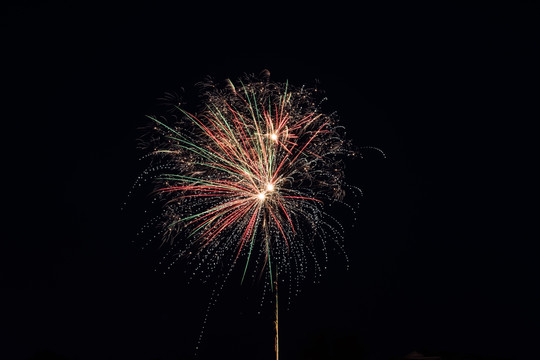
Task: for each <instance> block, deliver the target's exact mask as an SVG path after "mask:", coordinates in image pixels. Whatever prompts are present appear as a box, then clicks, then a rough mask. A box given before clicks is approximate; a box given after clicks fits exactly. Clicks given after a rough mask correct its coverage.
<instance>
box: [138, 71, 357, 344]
mask: <svg viewBox="0 0 540 360" xmlns="http://www.w3.org/2000/svg"><path fill="white" fill-rule="evenodd" d="M203 90H204V92H203V94H202V96H201V102H200V103H201V106H200V107H199V108H198V109H197V110H196V111H194V112H193V113H192V112H189V111H187V110H185V109H184V108H183V107H182V106H180V104H176V105H175V106H174V110H175V112H176V114H171V115H170V116H168V117H156V116H149V119H151V120H152V124H153V125H152V128H151V130H150V131H149V133H148V135H147V136H146V141H145V142H144V148H145V149H149V154H148V156H149V157H151V158H152V165H151V167H150V170H148V171H147V172H146V174H147V175H148V174H152V176H151V177H152V178H153V180H154V184H155V189H154V194H155V195H156V197H157V198H158V200H159V202H160V203H161V204H162V205H163V208H162V212H161V214H160V215H159V217H158V219H159V221H158V223H159V224H160V228H161V231H160V234H161V235H162V237H163V242H169V243H171V244H173V245H174V246H177V248H175V249H176V250H175V251H174V253H175V254H176V255H175V259H187V262H188V263H189V264H192V265H194V269H193V271H192V272H191V273H192V274H205V275H203V276H202V277H203V278H205V277H206V278H208V277H210V276H211V274H215V273H217V274H219V275H223V274H224V273H225V274H226V275H224V276H228V274H229V273H230V272H231V270H232V269H233V268H234V267H235V265H237V264H240V266H241V269H242V270H241V281H244V279H245V277H246V276H247V274H250V275H251V277H252V278H256V277H257V276H256V275H257V274H259V276H258V277H259V278H260V277H262V276H265V277H266V278H267V279H268V280H269V281H268V282H267V284H270V286H269V288H270V289H271V290H272V291H275V292H276V294H275V295H276V354H277V353H278V351H277V310H278V308H277V287H278V283H277V277H278V275H279V279H280V282H283V281H285V280H288V283H289V290H290V287H291V284H293V283H294V284H296V285H298V284H299V283H300V281H301V280H303V279H305V278H306V277H307V274H309V273H311V274H315V276H319V275H320V274H321V272H322V269H323V268H324V267H325V264H324V262H326V261H327V252H328V250H327V249H328V247H329V245H330V244H335V245H336V246H337V248H338V249H341V250H343V249H342V240H343V238H342V227H341V225H340V223H339V222H338V221H336V220H335V219H334V218H333V217H332V216H331V215H329V214H328V213H327V212H326V211H325V209H327V207H328V206H329V205H331V204H334V203H340V204H341V203H342V199H343V197H344V194H345V189H346V188H350V189H354V188H353V187H347V185H346V184H345V183H344V181H343V170H344V163H343V159H344V158H345V157H347V156H353V155H354V152H353V150H352V148H351V144H350V142H349V141H348V140H346V139H345V130H344V128H343V127H342V126H340V125H339V124H338V121H337V116H336V115H335V114H334V113H331V114H326V113H324V112H323V111H322V110H321V103H322V102H323V100H325V98H323V96H322V94H321V91H320V90H318V89H317V88H308V87H305V86H302V87H300V88H297V87H294V86H291V85H290V84H289V83H288V82H285V83H278V82H274V81H271V80H270V79H269V73H268V72H265V73H263V75H262V76H259V77H256V76H252V75H251V76H245V77H244V78H242V79H239V80H238V81H236V82H233V81H230V80H227V81H226V83H225V84H224V85H223V86H219V85H216V84H215V83H211V82H207V83H205V84H204V86H203ZM321 254H322V255H321ZM174 261H176V260H174ZM174 261H173V262H174ZM223 269H228V271H223Z"/></svg>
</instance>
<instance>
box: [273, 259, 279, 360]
mask: <svg viewBox="0 0 540 360" xmlns="http://www.w3.org/2000/svg"><path fill="white" fill-rule="evenodd" d="M274 290H275V292H276V321H275V324H276V342H275V350H276V360H279V322H278V320H279V316H278V315H279V304H278V272H277V267H276V280H275V281H274Z"/></svg>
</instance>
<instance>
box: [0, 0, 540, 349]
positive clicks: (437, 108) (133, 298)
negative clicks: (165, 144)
mask: <svg viewBox="0 0 540 360" xmlns="http://www.w3.org/2000/svg"><path fill="white" fill-rule="evenodd" d="M178 3H180V2H178ZM225 3H226V2H225ZM327 6H329V5H328V4H325V3H321V5H317V6H315V5H314V4H311V5H306V6H305V7H300V6H296V7H292V6H290V5H287V3H286V2H283V3H275V2H270V3H268V5H265V6H262V5H254V4H251V5H249V7H248V6H246V7H240V6H235V7H227V6H225V5H221V6H220V7H217V8H216V7H213V6H212V5H210V4H202V5H199V6H194V5H187V4H185V5H178V4H177V5H176V6H174V7H169V6H165V5H162V6H153V7H143V6H135V5H130V6H128V7H117V8H112V7H110V6H101V7H98V6H96V5H90V4H89V5H86V6H82V5H77V6H75V5H71V6H65V5H62V6H61V5H40V6H32V5H18V6H11V7H8V8H7V9H5V10H4V11H3V13H2V15H0V20H1V25H0V26H1V33H2V34H1V37H2V44H1V47H2V63H3V64H4V65H3V66H2V70H3V71H2V72H3V75H2V78H3V80H2V83H3V86H2V87H3V88H4V93H5V95H4V96H2V97H3V100H4V101H3V102H5V103H6V105H4V106H2V108H3V111H2V123H3V126H2V127H3V131H2V134H3V141H2V146H3V148H4V151H3V164H2V168H3V171H2V174H3V193H4V194H7V196H3V198H4V201H3V204H4V207H5V208H4V212H3V213H4V216H3V221H2V224H3V225H2V234H3V235H2V248H3V249H2V251H1V255H2V258H3V259H2V261H1V266H2V268H1V269H2V271H1V281H0V286H1V288H0V289H1V290H0V291H1V298H2V303H3V305H2V306H1V310H0V314H1V318H0V329H1V330H2V334H3V335H2V337H1V338H2V341H1V344H2V345H1V346H0V357H1V358H3V359H133V360H135V359H137V360H138V359H141V360H143V359H148V360H150V359H191V358H193V353H194V348H195V346H196V343H197V337H198V336H199V332H200V329H201V325H202V321H203V316H204V311H205V309H206V305H207V303H208V301H209V295H210V292H211V290H212V287H211V286H209V285H204V284H199V283H197V282H196V283H193V284H187V280H186V276H185V275H184V273H183V268H182V266H177V267H175V268H173V269H172V270H171V271H170V272H169V273H167V274H166V275H161V274H159V273H158V272H155V271H154V269H155V267H156V263H157V262H158V260H159V256H160V254H162V251H161V250H159V249H158V246H157V245H158V244H157V243H155V244H153V246H150V247H147V248H146V249H144V250H141V245H142V242H141V240H140V239H139V238H137V237H136V236H135V234H136V232H137V229H138V227H139V226H141V225H143V223H144V221H145V216H144V214H143V211H144V208H142V207H141V206H140V204H142V203H143V202H141V201H139V200H140V199H141V198H142V199H144V197H145V194H139V196H138V197H139V200H136V199H135V200H133V201H132V202H129V203H128V206H127V209H126V210H124V211H121V206H122V204H123V202H124V201H126V199H127V194H128V192H129V190H130V188H131V185H132V184H133V182H134V181H135V179H136V177H137V176H138V174H139V172H140V171H141V170H142V169H144V165H145V164H144V163H143V162H141V161H139V160H138V158H139V157H140V156H141V155H143V153H142V152H140V150H138V149H137V148H136V144H137V142H136V140H137V138H138V137H139V136H140V135H141V133H140V131H139V128H140V127H141V126H144V125H145V124H147V119H146V118H145V115H151V114H160V113H162V112H163V108H162V107H160V105H159V101H158V100H157V99H158V98H160V97H161V96H162V95H163V94H164V93H165V92H181V91H182V88H183V89H184V90H185V92H186V94H188V95H187V96H188V98H189V96H193V94H194V91H195V87H194V84H195V83H196V82H198V81H201V80H203V79H204V77H205V76H207V75H210V76H212V77H213V78H214V79H216V80H218V81H221V80H224V79H226V78H232V79H235V78H238V77H240V76H242V75H243V74H244V73H255V74H258V73H259V72H260V71H261V70H263V69H268V70H269V71H270V73H271V78H272V79H273V80H275V81H285V80H287V79H288V80H289V81H290V83H293V84H296V85H301V84H314V83H315V81H316V80H317V81H318V82H319V84H320V88H322V89H324V90H325V92H326V96H327V97H328V99H329V100H328V102H327V103H326V105H325V106H326V107H327V108H328V109H330V110H335V111H337V112H338V115H339V118H340V119H341V121H342V123H343V124H344V125H345V126H346V127H347V129H348V130H347V134H348V137H349V138H351V139H352V140H353V141H354V143H355V144H356V145H357V146H375V147H378V148H380V149H382V150H384V152H385V153H386V155H387V158H385V159H383V158H381V157H380V156H379V155H378V154H377V153H376V152H373V153H371V152H366V153H365V156H364V158H363V159H356V160H354V161H350V162H348V168H347V180H348V182H349V183H351V184H354V185H356V186H359V187H360V188H362V190H363V191H364V197H363V198H362V199H361V201H360V210H359V212H358V220H357V222H356V225H355V227H354V228H352V227H351V226H350V225H349V226H348V227H347V228H346V233H345V236H346V240H345V244H346V249H347V253H348V256H349V259H350V269H349V270H348V271H346V270H345V265H344V261H343V258H342V257H340V255H339V254H338V253H335V254H334V255H333V256H331V259H330V264H329V267H330V269H329V270H328V272H327V273H326V274H325V275H324V276H323V278H322V279H321V283H320V284H316V285H314V284H311V283H307V284H305V286H304V288H303V291H302V293H301V294H300V295H299V296H298V297H296V298H295V299H294V300H293V302H292V304H291V306H290V310H289V311H285V310H284V309H281V310H282V311H281V312H280V350H281V353H280V358H281V359H282V360H287V359H391V358H395V359H398V358H401V357H403V356H405V355H407V354H408V353H410V352H411V351H413V350H416V351H419V352H422V353H424V354H425V355H439V356H443V359H458V358H459V359H464V358H467V359H520V358H525V357H526V356H529V358H534V357H537V356H540V350H538V347H536V344H535V343H538V335H539V331H538V320H540V318H539V316H538V310H537V308H538V303H539V300H540V297H539V295H538V293H539V292H538V285H539V281H538V276H539V275H540V271H539V268H538V260H537V256H538V251H537V250H536V246H535V243H536V242H537V241H538V238H537V235H536V236H534V235H533V234H535V233H537V231H534V232H532V231H530V230H529V229H530V228H532V226H531V225H533V224H534V221H537V217H533V215H532V214H533V212H532V210H530V209H529V206H530V207H531V209H537V205H535V204H534V201H533V200H532V196H531V191H530V190H529V189H532V186H531V184H532V183H533V182H532V180H531V176H532V174H533V173H534V169H535V168H537V164H538V160H537V158H534V157H533V156H532V154H533V150H534V149H535V147H536V144H537V143H538V140H537V138H535V134H538V133H537V132H536V133H535V132H534V130H533V129H534V123H537V122H538V116H537V115H536V116H534V115H533V112H532V110H531V108H532V106H531V105H532V103H533V94H534V92H533V89H536V91H537V90H538V83H537V82H536V81H533V65H535V67H536V66H537V62H535V61H534V59H533V54H534V50H535V48H537V47H538V44H539V41H538V40H539V39H538V21H537V17H538V13H539V8H538V5H533V3H532V2H521V3H519V2H518V3H517V4H514V5H513V6H512V7H509V8H506V7H503V6H485V7H476V8H473V7H468V6H467V7H458V6H456V5H444V6H443V5H440V6H438V7H433V6H431V5H430V6H427V7H426V6H414V7H409V6H405V5H402V6H399V7H391V6H385V7H381V8H370V7H362V6H360V7H358V8H345V7H343V8H341V7H338V6H336V5H334V6H332V7H328V8H327ZM190 94H191V95H190ZM537 99H538V98H537V97H534V101H535V102H536V103H537V101H538V100H537ZM536 187H537V185H536ZM6 198H7V201H5V199H6ZM129 204H131V205H129ZM5 214H7V217H6V215H5ZM338 215H339V216H345V215H343V214H338ZM346 222H347V223H349V224H350V221H346ZM257 289H258V288H257V287H256V286H253V287H251V285H244V286H240V285H239V281H236V280H234V281H230V282H229V283H228V284H227V286H226V288H225V290H224V291H223V293H222V295H221V297H220V299H219V301H218V302H217V305H216V306H215V307H214V308H213V309H212V310H211V312H210V315H209V318H208V322H207V325H206V329H205V332H204V338H203V341H202V343H201V350H200V352H199V356H198V358H199V359H201V360H205V359H272V358H273V357H274V352H273V341H274V338H273V336H274V335H273V325H272V321H273V318H272V310H273V307H272V304H271V303H268V302H267V303H264V304H263V305H262V307H260V306H259V299H260V294H259V293H258V290H257ZM280 304H281V302H280ZM258 311H260V312H261V314H260V315H259V314H258Z"/></svg>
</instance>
